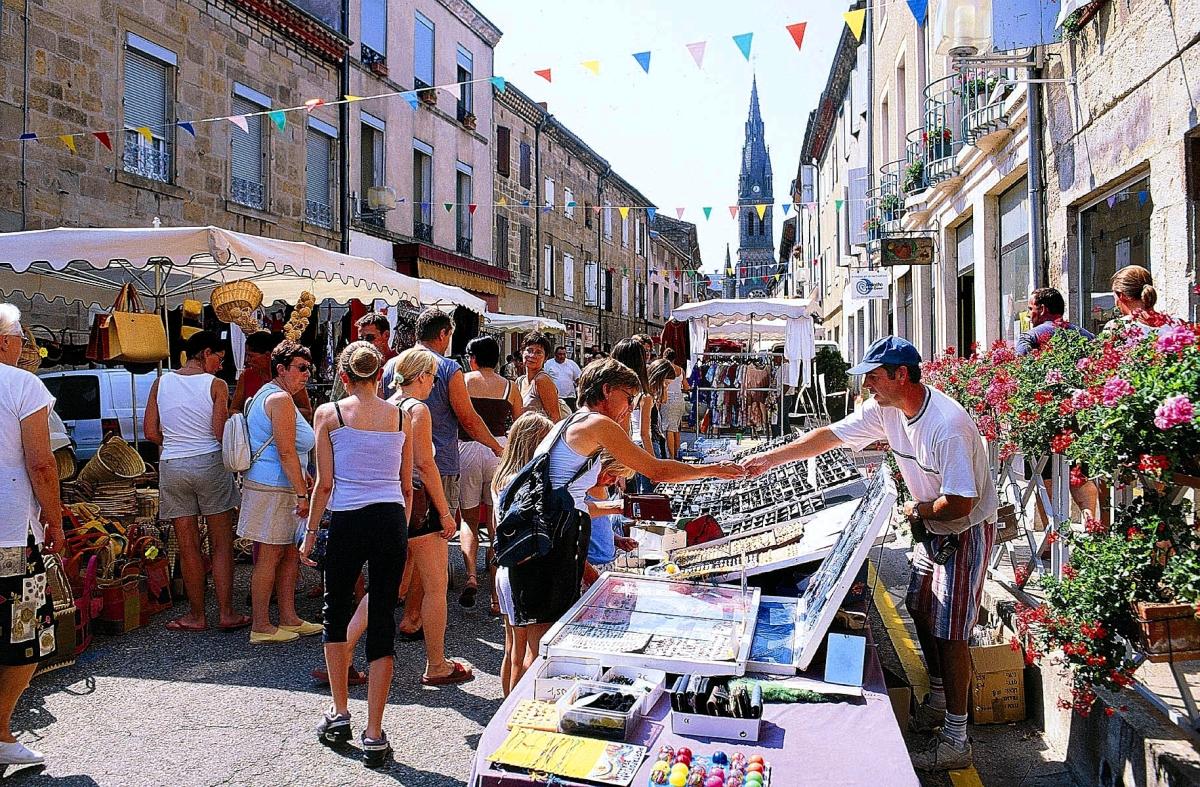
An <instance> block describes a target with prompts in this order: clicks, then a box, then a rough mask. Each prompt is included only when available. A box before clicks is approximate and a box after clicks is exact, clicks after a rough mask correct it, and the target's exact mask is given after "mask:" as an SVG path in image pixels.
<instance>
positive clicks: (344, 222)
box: [338, 0, 395, 265]
mask: <svg viewBox="0 0 1200 787" xmlns="http://www.w3.org/2000/svg"><path fill="white" fill-rule="evenodd" d="M349 31H350V0H342V31H341V32H342V33H343V34H344V35H346V36H347V37H348V36H349ZM351 46H353V44H351ZM338 93H339V94H341V95H343V96H346V95H349V93H350V50H349V48H347V50H346V54H345V56H344V57H343V58H342V64H341V68H340V69H339V71H338ZM338 123H339V124H340V125H341V127H342V128H341V133H340V134H338V225H339V226H340V227H341V229H342V232H341V236H342V237H341V241H340V243H339V246H340V250H341V252H342V253H343V254H349V253H350V102H349V101H343V102H342V103H340V104H338ZM394 264H395V263H393V265H394Z"/></svg>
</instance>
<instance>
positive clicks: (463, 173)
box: [454, 161, 472, 256]
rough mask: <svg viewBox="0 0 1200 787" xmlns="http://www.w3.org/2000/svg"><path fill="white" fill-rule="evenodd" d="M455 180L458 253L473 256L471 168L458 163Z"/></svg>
mask: <svg viewBox="0 0 1200 787" xmlns="http://www.w3.org/2000/svg"><path fill="white" fill-rule="evenodd" d="M456 174H457V178H456V180H455V190H454V195H455V201H456V202H457V206H456V207H457V209H458V216H457V219H458V221H457V222H456V224H457V227H458V247H457V248H458V253H459V254H466V255H468V256H469V255H470V254H471V218H472V217H471V201H472V199H471V175H472V172H471V168H470V167H469V166H468V165H466V164H464V163H462V162H461V161H460V162H458V172H457V173H456Z"/></svg>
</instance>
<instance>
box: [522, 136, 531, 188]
mask: <svg viewBox="0 0 1200 787" xmlns="http://www.w3.org/2000/svg"><path fill="white" fill-rule="evenodd" d="M529 170H530V166H529V143H528V142H522V143H521V185H522V186H524V187H525V188H529V187H530V186H531V185H532V184H533V179H532V177H531V176H530V174H529Z"/></svg>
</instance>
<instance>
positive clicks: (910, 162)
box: [900, 128, 929, 196]
mask: <svg viewBox="0 0 1200 787" xmlns="http://www.w3.org/2000/svg"><path fill="white" fill-rule="evenodd" d="M924 135H925V129H923V128H918V129H914V130H912V131H910V132H908V138H907V142H906V143H905V145H904V170H903V171H902V172H901V173H900V191H901V192H903V194H904V195H905V196H908V195H911V194H916V193H917V192H919V191H924V190H925V189H927V188H928V187H929V179H928V177H927V174H928V173H927V172H926V167H927V163H928V159H927V155H928V154H927V152H926V150H925V142H924Z"/></svg>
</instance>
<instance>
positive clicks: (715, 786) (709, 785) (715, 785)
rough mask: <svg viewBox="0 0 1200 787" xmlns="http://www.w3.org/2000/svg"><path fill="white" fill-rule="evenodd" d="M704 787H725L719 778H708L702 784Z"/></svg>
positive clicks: (722, 780)
mask: <svg viewBox="0 0 1200 787" xmlns="http://www.w3.org/2000/svg"><path fill="white" fill-rule="evenodd" d="M704 787H725V780H724V779H722V778H721V777H720V776H709V777H708V779H707V780H706V781H705V782H704Z"/></svg>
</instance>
